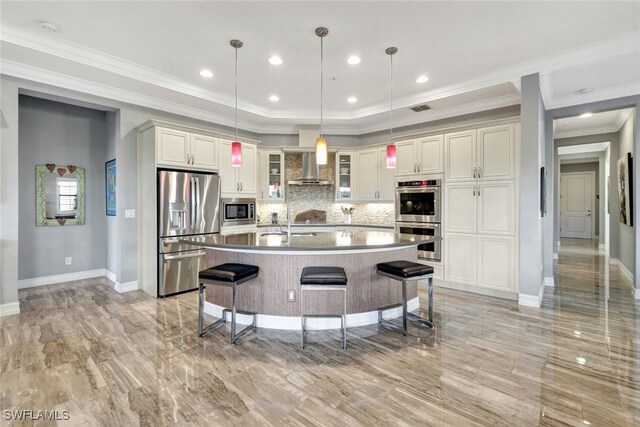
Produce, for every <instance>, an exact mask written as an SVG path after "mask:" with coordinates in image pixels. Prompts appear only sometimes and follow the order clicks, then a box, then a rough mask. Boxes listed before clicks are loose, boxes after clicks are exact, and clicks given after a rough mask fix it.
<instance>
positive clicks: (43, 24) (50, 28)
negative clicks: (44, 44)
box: [40, 21, 58, 33]
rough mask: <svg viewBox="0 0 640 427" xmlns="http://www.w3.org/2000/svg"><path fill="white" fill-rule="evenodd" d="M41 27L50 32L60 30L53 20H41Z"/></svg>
mask: <svg viewBox="0 0 640 427" xmlns="http://www.w3.org/2000/svg"><path fill="white" fill-rule="evenodd" d="M40 27H41V28H42V29H43V30H46V31H49V32H50V33H56V32H57V31H58V27H57V26H55V25H54V24H52V23H51V22H45V21H42V22H40Z"/></svg>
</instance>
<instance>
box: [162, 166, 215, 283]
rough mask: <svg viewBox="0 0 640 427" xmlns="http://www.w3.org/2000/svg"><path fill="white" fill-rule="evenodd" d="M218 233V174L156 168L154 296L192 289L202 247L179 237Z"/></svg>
mask: <svg viewBox="0 0 640 427" xmlns="http://www.w3.org/2000/svg"><path fill="white" fill-rule="evenodd" d="M219 232H220V177H219V176H218V175H215V174H209V173H200V172H182V171H172V170H158V295H159V296H167V295H172V294H176V293H180V292H185V291H189V290H193V289H196V288H197V287H198V272H199V267H200V265H201V263H202V260H203V256H204V254H205V252H204V250H202V249H198V248H196V247H194V246H190V245H185V244H181V243H178V239H179V238H185V237H188V236H194V237H200V236H206V235H208V234H215V233H219Z"/></svg>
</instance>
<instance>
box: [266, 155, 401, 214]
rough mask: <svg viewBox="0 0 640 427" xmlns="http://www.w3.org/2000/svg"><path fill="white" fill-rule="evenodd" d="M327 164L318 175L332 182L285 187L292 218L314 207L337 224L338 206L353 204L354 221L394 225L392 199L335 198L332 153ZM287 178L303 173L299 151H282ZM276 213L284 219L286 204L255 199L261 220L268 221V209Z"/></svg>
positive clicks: (296, 176) (291, 178)
mask: <svg viewBox="0 0 640 427" xmlns="http://www.w3.org/2000/svg"><path fill="white" fill-rule="evenodd" d="M327 160H328V161H327V164H326V165H324V166H320V168H319V175H320V176H319V178H320V179H325V180H331V181H334V184H333V185H308V186H297V185H293V186H290V185H289V184H287V185H286V187H285V197H286V199H287V202H288V203H289V206H290V208H291V213H292V215H293V217H294V218H295V216H296V214H298V213H300V212H303V211H306V210H309V209H317V210H321V211H326V212H327V223H330V224H340V223H343V222H344V215H343V214H342V210H341V209H340V207H341V206H344V207H355V208H356V209H355V211H354V212H353V214H352V216H351V222H352V223H354V224H370V225H383V226H393V225H394V224H395V218H394V214H395V213H394V204H393V203H344V202H336V201H335V194H336V185H335V179H336V173H335V172H336V170H335V165H336V163H335V153H329V156H328V159H327ZM285 165H286V166H285V168H286V169H285V170H286V175H285V176H286V179H287V181H289V180H294V179H299V178H301V177H302V154H300V153H286V155H285ZM272 212H277V213H278V220H279V221H280V222H283V221H284V222H286V218H287V205H286V204H283V203H258V215H259V217H260V222H261V223H265V222H270V221H271V213H272Z"/></svg>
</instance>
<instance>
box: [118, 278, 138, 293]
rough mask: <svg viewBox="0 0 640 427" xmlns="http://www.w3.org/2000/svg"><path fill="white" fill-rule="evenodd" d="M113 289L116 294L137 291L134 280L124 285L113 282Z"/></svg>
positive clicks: (136, 283) (136, 282) (136, 284)
mask: <svg viewBox="0 0 640 427" xmlns="http://www.w3.org/2000/svg"><path fill="white" fill-rule="evenodd" d="M113 289H114V290H115V291H116V292H118V293H123V292H130V291H137V290H138V281H137V280H134V281H133V282H125V283H118V282H115V285H113Z"/></svg>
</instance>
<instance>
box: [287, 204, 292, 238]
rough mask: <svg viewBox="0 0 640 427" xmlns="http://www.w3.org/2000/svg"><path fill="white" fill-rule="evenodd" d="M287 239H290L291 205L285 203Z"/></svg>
mask: <svg viewBox="0 0 640 427" xmlns="http://www.w3.org/2000/svg"><path fill="white" fill-rule="evenodd" d="M287 240H291V205H290V204H289V203H287Z"/></svg>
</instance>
